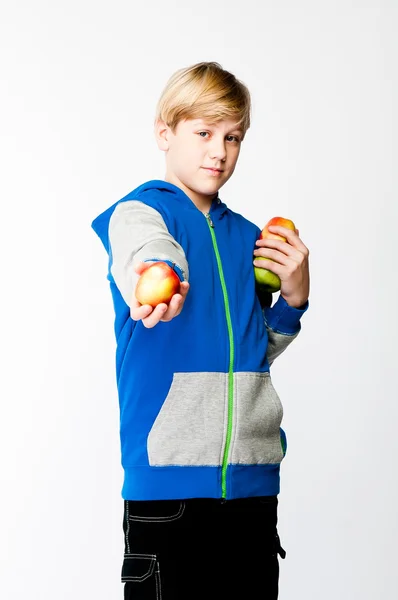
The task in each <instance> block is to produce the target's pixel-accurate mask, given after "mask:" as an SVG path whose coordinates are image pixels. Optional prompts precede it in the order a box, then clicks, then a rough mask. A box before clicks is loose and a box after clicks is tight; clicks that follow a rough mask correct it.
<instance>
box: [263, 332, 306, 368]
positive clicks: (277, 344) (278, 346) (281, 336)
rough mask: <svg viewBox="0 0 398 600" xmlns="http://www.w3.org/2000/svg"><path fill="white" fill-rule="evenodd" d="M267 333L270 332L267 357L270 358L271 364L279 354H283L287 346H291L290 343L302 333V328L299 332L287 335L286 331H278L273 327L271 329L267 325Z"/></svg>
mask: <svg viewBox="0 0 398 600" xmlns="http://www.w3.org/2000/svg"><path fill="white" fill-rule="evenodd" d="M267 333H268V348H267V358H268V363H269V365H270V366H271V364H272V363H273V362H274V360H275V359H276V358H277V357H278V356H280V355H281V354H282V352H284V351H285V350H286V348H287V347H288V346H289V344H291V343H292V341H293V340H295V339H296V337H297V336H298V334H299V333H300V330H299V331H297V333H294V334H291V335H287V334H285V333H277V332H276V331H274V330H273V329H271V328H270V327H268V326H267Z"/></svg>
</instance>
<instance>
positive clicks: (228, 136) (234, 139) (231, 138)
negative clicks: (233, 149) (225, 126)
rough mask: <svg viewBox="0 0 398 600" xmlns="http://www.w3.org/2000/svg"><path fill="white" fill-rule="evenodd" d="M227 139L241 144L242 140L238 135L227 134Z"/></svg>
mask: <svg viewBox="0 0 398 600" xmlns="http://www.w3.org/2000/svg"><path fill="white" fill-rule="evenodd" d="M227 141H228V142H234V143H236V144H239V142H240V138H238V136H237V135H227Z"/></svg>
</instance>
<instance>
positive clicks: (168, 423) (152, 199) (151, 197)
mask: <svg viewBox="0 0 398 600" xmlns="http://www.w3.org/2000/svg"><path fill="white" fill-rule="evenodd" d="M92 227H93V229H94V231H95V232H96V233H97V234H98V236H99V237H100V239H101V241H102V243H103V245H104V246H105V249H106V251H107V252H108V255H109V268H108V275H107V278H108V280H109V284H110V289H111V293H112V298H113V305H114V310H115V321H114V330H115V335H116V342H117V345H116V379H117V388H118V397H119V405H120V440H121V458H122V466H123V469H124V483H123V489H122V497H123V498H124V499H126V500H159V499H184V498H227V499H229V498H241V497H248V496H259V495H276V494H278V493H279V476H280V463H281V461H282V459H283V457H284V455H285V453H286V436H285V433H284V431H283V430H282V429H281V427H280V425H281V421H282V415H283V409H282V405H281V401H280V399H279V397H278V394H277V393H276V391H275V389H274V387H273V384H272V381H271V377H270V365H271V364H272V362H273V361H274V360H275V358H276V357H277V356H279V355H280V354H281V353H282V352H283V351H284V350H285V349H286V347H287V346H288V345H289V344H290V343H291V342H292V340H293V339H294V338H295V337H296V336H297V335H298V333H299V331H300V318H301V316H302V315H303V313H304V312H305V311H306V310H307V308H308V303H306V304H305V305H304V306H303V307H301V308H300V309H298V308H293V307H290V306H289V305H288V304H287V303H286V301H285V300H284V299H283V297H282V296H281V295H279V297H278V299H277V301H276V302H275V303H274V305H273V306H265V307H264V306H263V305H262V303H261V301H260V296H259V294H258V293H257V291H256V285H255V279H254V271H253V249H254V248H255V241H256V240H257V239H258V237H259V235H260V229H259V227H257V226H256V225H254V224H253V223H251V222H250V221H248V220H247V219H245V218H244V217H242V216H241V215H240V214H238V213H236V212H233V211H232V210H231V209H229V208H228V207H227V206H226V205H225V204H224V203H223V202H222V201H221V200H220V198H219V197H218V196H217V198H215V199H214V200H213V203H212V206H211V208H210V211H209V213H207V214H204V213H203V212H201V211H200V210H199V209H198V208H197V207H196V206H195V204H194V203H193V202H192V201H191V200H190V198H189V197H188V196H187V195H186V194H185V193H184V192H183V191H182V190H181V189H180V188H178V187H176V186H174V185H172V184H170V183H166V182H164V181H156V180H155V181H149V182H147V183H145V184H143V185H141V186H140V187H138V188H137V189H135V190H134V191H132V192H131V193H130V194H128V195H127V196H125V197H124V198H122V199H121V200H119V201H118V202H116V203H115V204H113V205H112V206H111V207H110V208H108V209H107V210H106V211H105V212H103V213H102V214H100V215H99V216H98V217H97V218H96V219H95V220H94V221H93V223H92ZM148 260H165V261H168V262H169V264H171V265H173V266H174V269H175V270H176V272H177V273H178V275H179V277H180V279H181V280H184V279H185V280H188V281H189V283H190V289H189V292H188V295H187V298H186V300H185V304H184V308H183V310H182V312H181V314H180V315H179V316H178V317H176V318H174V319H173V320H172V321H170V322H167V323H163V322H160V323H158V324H157V325H156V326H155V327H153V328H146V327H145V326H144V325H143V324H142V322H141V321H134V320H133V319H132V318H131V317H130V303H131V298H132V297H133V294H134V289H135V285H136V282H137V279H138V275H137V274H136V273H135V271H134V267H133V265H134V263H135V262H136V261H148Z"/></svg>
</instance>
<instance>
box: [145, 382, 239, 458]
mask: <svg viewBox="0 0 398 600" xmlns="http://www.w3.org/2000/svg"><path fill="white" fill-rule="evenodd" d="M227 409H228V373H214V372H213V373H211V372H200V373H174V377H173V381H172V384H171V386H170V390H169V393H168V395H167V398H166V400H165V401H164V403H163V406H162V408H161V410H160V412H159V414H158V416H157V418H156V420H155V422H154V424H153V426H152V429H151V431H150V432H149V435H148V440H147V451H148V459H149V464H150V465H152V466H166V465H179V466H182V465H191V466H201V465H202V466H204V465H205V466H219V465H220V464H221V462H222V452H223V448H224V443H225V434H226V423H227Z"/></svg>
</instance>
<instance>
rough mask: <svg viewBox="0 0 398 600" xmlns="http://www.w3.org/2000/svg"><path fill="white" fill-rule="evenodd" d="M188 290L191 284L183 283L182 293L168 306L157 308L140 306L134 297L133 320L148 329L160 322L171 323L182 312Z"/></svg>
mask: <svg viewBox="0 0 398 600" xmlns="http://www.w3.org/2000/svg"><path fill="white" fill-rule="evenodd" d="M141 264H142V263H141ZM144 270H145V269H144ZM188 290H189V283H188V282H187V281H183V282H181V285H180V293H179V294H174V296H173V297H172V298H171V300H170V302H169V304H168V305H167V304H165V303H161V304H158V305H157V306H155V308H153V307H152V306H150V305H149V304H140V303H139V302H138V300H137V299H136V298H135V297H134V298H133V300H132V302H131V307H130V315H131V318H132V319H134V320H135V321H142V324H143V325H144V327H147V328H151V327H155V325H157V324H158V323H159V321H162V322H168V321H171V320H172V319H174V317H176V316H178V315H179V314H180V312H181V311H182V308H183V306H184V302H185V298H186V296H187V293H188Z"/></svg>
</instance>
